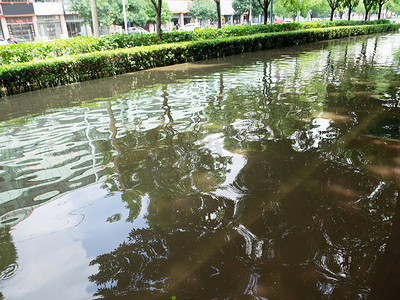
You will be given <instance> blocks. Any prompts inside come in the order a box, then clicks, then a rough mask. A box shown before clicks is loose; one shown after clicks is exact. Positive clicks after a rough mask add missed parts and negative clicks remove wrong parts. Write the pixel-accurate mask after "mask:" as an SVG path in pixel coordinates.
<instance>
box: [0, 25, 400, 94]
mask: <svg viewBox="0 0 400 300" xmlns="http://www.w3.org/2000/svg"><path fill="white" fill-rule="evenodd" d="M399 28H400V24H383V25H365V26H351V27H349V26H347V27H334V28H321V29H308V30H301V31H290V32H275V33H260V34H255V35H251V36H242V37H230V38H221V39H214V40H204V41H196V42H181V43H172V44H162V45H152V46H142V47H135V48H127V49H119V50H110V51H102V52H93V53H87V54H80V55H74V56H66V57H59V58H52V59H47V60H43V61H37V62H28V63H18V64H12V65H4V66H1V67H0V88H1V96H4V95H12V94H18V93H23V92H27V91H32V90H37V89H42V88H47V87H54V86H59V85H64V84H69V83H73V82H80V81H86V80H91V79H96V78H101V77H107V76H113V75H117V74H123V73H127V72H134V71H138V70H144V69H148V68H153V67H160V66H167V65H171V64H177V63H183V62H188V61H196V60H202V59H208V58H215V57H219V56H228V55H234V54H240V53H243V52H249V51H259V50H266V49H272V48H278V47H284V46H294V45H300V44H305V43H311V42H316V41H321V40H328V39H334V38H341V37H348V36H353V35H361V34H369V33H377V32H384V31H389V30H399Z"/></svg>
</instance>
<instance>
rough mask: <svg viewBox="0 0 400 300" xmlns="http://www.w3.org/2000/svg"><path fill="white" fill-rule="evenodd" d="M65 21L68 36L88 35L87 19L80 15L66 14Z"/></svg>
mask: <svg viewBox="0 0 400 300" xmlns="http://www.w3.org/2000/svg"><path fill="white" fill-rule="evenodd" d="M65 23H66V24H67V31H68V36H69V37H73V36H86V35H87V34H86V27H85V21H84V20H83V19H82V18H81V17H79V16H78V15H66V16H65Z"/></svg>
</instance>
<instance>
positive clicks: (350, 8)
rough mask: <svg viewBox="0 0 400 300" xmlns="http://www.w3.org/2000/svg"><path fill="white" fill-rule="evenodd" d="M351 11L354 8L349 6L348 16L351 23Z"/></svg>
mask: <svg viewBox="0 0 400 300" xmlns="http://www.w3.org/2000/svg"><path fill="white" fill-rule="evenodd" d="M351 11H352V7H351V6H349V15H348V16H347V20H349V21H350V18H351Z"/></svg>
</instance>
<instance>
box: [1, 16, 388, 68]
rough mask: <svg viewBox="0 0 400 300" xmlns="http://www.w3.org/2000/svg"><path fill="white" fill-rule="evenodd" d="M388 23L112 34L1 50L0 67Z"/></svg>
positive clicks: (321, 22)
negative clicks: (116, 51)
mask: <svg viewBox="0 0 400 300" xmlns="http://www.w3.org/2000/svg"><path fill="white" fill-rule="evenodd" d="M387 23H390V22H389V21H388V20H376V21H344V20H339V21H333V22H331V21H314V22H303V23H283V24H267V25H264V24H261V25H252V26H250V25H248V26H228V27H224V28H220V29H212V28H205V29H202V30H199V29H196V30H194V31H171V32H165V33H163V34H162V38H161V40H158V39H157V36H156V34H155V33H151V34H114V35H107V36H104V37H100V38H94V37H76V38H71V39H65V40H52V41H49V42H46V43H45V42H32V43H20V44H17V45H14V44H10V45H5V46H0V64H12V63H20V62H28V61H38V60H41V59H47V58H52V57H59V56H65V55H74V54H82V53H90V52H95V51H106V50H114V49H121V48H132V47H138V46H149V45H156V44H161V43H177V42H184V41H200V40H209V39H217V38H224V37H234V36H245V35H253V34H257V33H269V32H281V31H294V30H299V29H311V28H325V27H334V26H355V25H363V24H371V25H372V24H387Z"/></svg>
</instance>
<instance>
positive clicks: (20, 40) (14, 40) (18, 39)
mask: <svg viewBox="0 0 400 300" xmlns="http://www.w3.org/2000/svg"><path fill="white" fill-rule="evenodd" d="M7 42H8V43H9V44H18V43H25V42H26V39H25V38H23V37H9V38H8V39H7Z"/></svg>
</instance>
